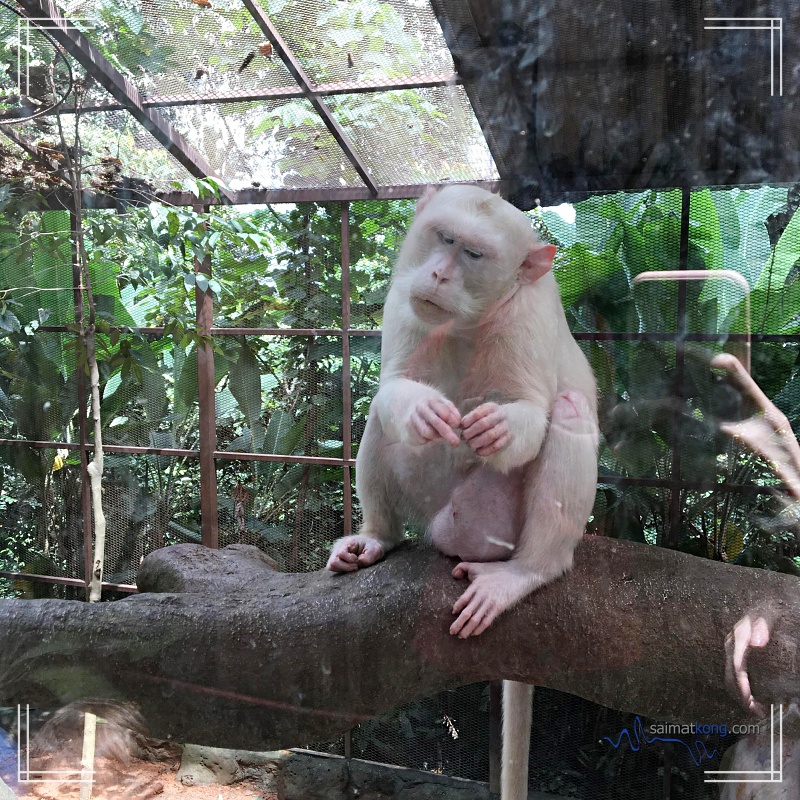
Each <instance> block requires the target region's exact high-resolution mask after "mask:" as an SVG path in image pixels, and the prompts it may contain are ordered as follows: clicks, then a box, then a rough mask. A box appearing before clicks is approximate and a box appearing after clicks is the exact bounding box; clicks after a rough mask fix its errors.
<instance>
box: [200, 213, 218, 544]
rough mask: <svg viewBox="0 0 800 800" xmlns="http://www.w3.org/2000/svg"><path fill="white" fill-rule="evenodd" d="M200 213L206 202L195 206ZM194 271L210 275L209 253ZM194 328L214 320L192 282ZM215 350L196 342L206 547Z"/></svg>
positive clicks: (214, 527)
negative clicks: (195, 322)
mask: <svg viewBox="0 0 800 800" xmlns="http://www.w3.org/2000/svg"><path fill="white" fill-rule="evenodd" d="M195 210H196V211H198V212H200V213H203V212H205V211H206V210H207V209H206V207H205V206H202V205H199V206H195ZM194 271H195V274H196V275H206V276H208V277H209V278H210V277H211V256H209V255H207V256H206V257H205V258H204V259H203V260H202V261H199V260H197V259H195V262H194ZM194 298H195V304H196V307H197V332H198V333H199V334H200V335H201V336H203V335H207V334H208V332H209V331H210V330H211V327H212V325H213V323H214V297H213V295H212V293H211V291H206V292H201V291H200V289H198V288H197V287H196V286H195V290H194ZM214 384H215V380H214V351H213V350H212V349H211V347H210V346H209V345H206V344H198V345H197V402H198V408H199V414H200V420H199V428H200V534H201V537H202V542H203V544H204V545H205V546H206V547H214V548H216V547H219V519H218V516H217V470H216V462H215V461H214V451H215V450H216V449H217V414H216V409H215V404H214Z"/></svg>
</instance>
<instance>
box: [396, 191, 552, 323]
mask: <svg viewBox="0 0 800 800" xmlns="http://www.w3.org/2000/svg"><path fill="white" fill-rule="evenodd" d="M536 244H537V241H536V238H535V235H534V233H533V230H532V228H531V225H530V222H529V221H528V219H527V218H526V217H525V215H524V214H522V212H520V211H518V210H517V209H515V208H514V207H513V206H511V205H510V204H508V203H506V202H505V201H504V200H502V199H501V198H499V197H498V196H497V195H493V194H490V193H489V192H486V191H485V190H483V189H479V188H478V187H475V186H449V187H446V188H445V189H442V190H441V191H439V192H426V194H425V195H424V196H423V197H422V198H421V199H420V202H419V203H418V205H417V213H416V216H415V219H414V223H413V225H412V226H411V229H410V230H409V232H408V235H407V237H406V241H405V243H404V244H403V248H402V251H401V254H400V258H399V259H398V268H397V272H396V280H398V281H399V282H400V283H401V284H402V285H403V286H402V288H403V289H405V291H406V292H407V293H408V294H407V296H408V298H409V303H410V306H411V309H412V311H413V313H414V314H415V316H416V317H417V318H418V319H420V320H422V321H423V322H425V323H426V324H429V325H441V324H443V323H446V322H451V321H452V322H453V323H454V325H455V326H456V327H460V326H466V327H471V326H474V325H475V324H476V323H478V322H479V321H480V320H481V318H482V317H483V315H484V314H485V313H486V312H490V311H491V309H492V308H494V307H495V306H496V305H497V302H498V301H500V300H502V298H504V297H506V296H508V295H509V293H510V292H513V290H514V289H515V288H516V286H517V285H518V284H519V283H520V282H522V281H521V280H520V278H521V265H522V264H523V262H525V261H526V257H527V254H528V252H529V250H530V249H531V247H532V246H534V245H536Z"/></svg>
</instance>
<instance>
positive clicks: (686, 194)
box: [664, 187, 692, 548]
mask: <svg viewBox="0 0 800 800" xmlns="http://www.w3.org/2000/svg"><path fill="white" fill-rule="evenodd" d="M691 201H692V193H691V191H690V190H689V188H688V187H684V188H683V189H681V239H680V253H679V258H680V267H679V268H680V269H681V270H685V269H688V263H689V212H690V210H691ZM677 328H678V335H677V337H676V340H675V379H674V381H673V384H672V386H673V388H672V393H673V396H674V398H675V408H674V411H673V413H672V434H671V437H670V439H671V441H670V447H671V449H672V489H671V491H670V496H669V521H668V527H667V530H666V541H665V542H664V545H665V546H666V547H671V548H677V547H678V545H679V543H680V540H681V489H682V486H681V480H682V477H681V475H682V466H683V458H682V455H681V438H682V433H683V414H684V411H685V410H686V409H685V401H686V397H685V390H686V387H685V384H684V377H685V367H686V333H687V330H688V322H687V316H686V281H679V282H678V319H677Z"/></svg>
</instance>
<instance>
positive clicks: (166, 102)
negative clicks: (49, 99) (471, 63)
mask: <svg viewBox="0 0 800 800" xmlns="http://www.w3.org/2000/svg"><path fill="white" fill-rule="evenodd" d="M462 84H463V81H462V80H461V78H460V77H459V75H458V74H457V73H455V72H451V73H448V74H446V75H419V76H417V77H414V78H394V79H391V80H383V81H378V82H375V83H364V82H363V81H352V82H350V81H342V82H339V83H318V84H316V85H315V86H314V93H315V94H316V95H318V96H319V97H334V96H336V95H341V94H375V93H377V92H396V91H400V90H403V89H433V88H437V87H441V86H460V85H462ZM306 96H307V93H306V92H305V91H304V90H303V89H301V88H300V87H299V86H298V87H289V88H287V87H285V86H279V87H275V88H265V89H243V90H242V91H240V92H235V93H231V94H226V93H218V94H214V93H209V94H170V95H151V96H148V97H147V98H145V99H143V100H142V107H143V108H172V107H174V106H188V105H192V106H203V105H215V104H218V103H255V102H258V101H260V100H296V99H300V98H303V97H306ZM78 110H80V111H81V112H83V113H88V112H96V111H127V110H128V106H127V105H125V104H123V103H85V104H83V105H82V106H81V107H80V109H78ZM75 111H76V108H75V106H74V105H66V104H63V103H62V105H60V106H59V107H58V113H59V114H74V113H75ZM55 113H56V112H55V111H53V112H52V113H51V114H43V115H42V116H45V117H46V116H51V115H52V114H55ZM14 116H15V115H14V113H13V112H12V111H7V112H5V113H4V114H0V122H2V121H3V119H9V118H13V117H14Z"/></svg>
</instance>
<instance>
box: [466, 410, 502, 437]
mask: <svg viewBox="0 0 800 800" xmlns="http://www.w3.org/2000/svg"><path fill="white" fill-rule="evenodd" d="M505 416H506V415H505V412H504V411H503V409H502V408H500V406H499V405H498V404H497V403H481V405H479V406H478V407H477V408H473V409H472V411H470V412H469V414H465V415H464V419H462V420H461V427H462V428H463V429H464V430H465V431H468V430H469V431H472V434H471V435H472V436H477V435H478V434H479V433H483V432H484V431H487V430H489V428H493V427H494V426H495V425H497V424H498V423H499V422H500V421H502V420H504V419H505Z"/></svg>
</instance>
